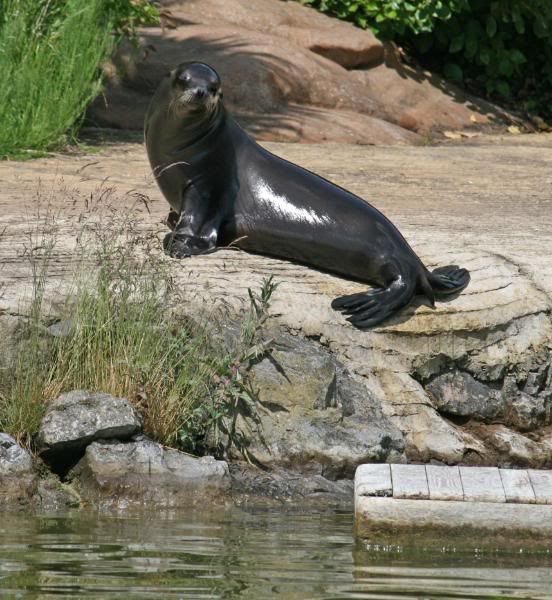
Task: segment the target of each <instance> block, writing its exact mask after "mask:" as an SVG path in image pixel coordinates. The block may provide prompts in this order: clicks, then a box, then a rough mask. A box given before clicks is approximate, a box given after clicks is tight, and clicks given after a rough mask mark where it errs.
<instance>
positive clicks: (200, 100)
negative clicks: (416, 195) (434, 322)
mask: <svg viewBox="0 0 552 600" xmlns="http://www.w3.org/2000/svg"><path fill="white" fill-rule="evenodd" d="M145 137H146V146H147V151H148V157H149V160H150V163H151V166H152V169H153V173H154V175H155V177H156V179H157V182H158V184H159V186H160V188H161V191H162V192H163V194H164V195H165V197H166V198H167V200H168V202H169V204H170V205H171V208H172V211H171V213H170V214H169V219H168V223H169V226H170V227H171V229H172V230H173V231H172V232H171V233H169V234H168V235H167V236H166V237H165V240H164V247H165V250H166V251H167V253H168V254H170V255H171V256H174V257H177V258H182V257H185V256H190V255H195V254H205V253H207V252H211V251H213V250H215V249H216V248H217V247H220V246H227V245H228V244H230V243H234V244H235V245H236V246H238V247H239V248H242V249H244V250H248V251H251V252H255V253H260V254H267V255H271V256H276V257H280V258H286V259H289V260H293V261H297V262H300V263H303V264H306V265H311V266H313V267H317V268H320V269H323V270H325V271H329V272H332V273H336V274H338V275H343V276H345V277H349V278H354V279H357V280H360V281H365V282H367V283H370V284H373V285H375V286H377V288H375V289H373V290H370V291H367V292H365V293H359V294H352V295H350V296H342V297H339V298H336V299H335V300H334V301H333V302H332V307H333V308H335V309H336V310H341V311H343V312H344V313H345V314H346V315H348V320H349V321H350V322H351V323H352V324H353V325H354V326H356V327H358V328H360V329H366V328H369V327H373V326H374V325H377V324H378V323H380V322H381V321H383V320H384V319H386V318H387V317H389V316H390V315H392V314H393V313H395V312H397V311H398V310H399V309H400V308H402V307H404V306H406V305H407V304H409V303H410V302H411V301H412V299H413V298H414V296H415V295H416V294H421V295H424V296H425V297H426V298H427V299H428V300H429V302H430V303H431V304H432V305H433V302H434V299H435V297H440V296H447V295H451V294H454V293H457V292H459V291H461V290H462V289H464V288H465V287H466V286H467V285H468V283H469V280H470V277H469V273H468V271H466V269H461V268H458V267H457V266H447V267H441V268H439V269H435V270H434V271H432V272H430V271H428V270H427V269H426V268H425V266H424V265H423V264H422V262H421V261H420V259H419V258H418V257H417V256H416V254H415V253H414V251H413V250H412V248H410V246H409V245H408V243H407V242H406V240H405V239H404V238H403V236H402V235H401V233H400V232H399V231H398V229H397V228H396V227H395V226H394V225H393V224H392V223H391V221H389V220H388V219H387V218H386V217H385V216H384V215H383V214H382V213H381V212H379V211H378V210H377V209H375V208H374V207H373V206H371V205H370V204H368V203H367V202H366V201H365V200H362V199H361V198H359V197H357V196H355V195H354V194H351V193H350V192H348V191H347V190H344V189H343V188H341V187H339V186H337V185H334V184H333V183H330V182H329V181H327V180H326V179H323V178H322V177H319V176H318V175H315V174H314V173H311V172H310V171H307V170H306V169H303V168H301V167H299V166H297V165H295V164H293V163H290V162H288V161H286V160H283V159H281V158H279V157H277V156H275V155H273V154H271V153H270V152H268V151H267V150H265V149H264V148H262V147H261V146H259V145H258V144H257V143H256V142H255V141H254V140H253V139H251V138H250V137H249V136H248V135H247V134H246V133H245V132H244V131H243V130H242V129H241V128H240V127H239V125H238V124H237V123H236V122H235V121H234V120H233V119H232V118H231V117H230V116H229V115H228V114H227V112H226V110H225V108H224V105H223V103H222V92H221V82H220V79H219V77H218V75H217V73H216V72H215V71H214V70H213V69H212V68H211V67H209V66H208V65H205V64H202V63H186V64H182V65H179V66H178V67H177V68H176V69H175V70H174V71H172V72H171V73H170V74H169V75H168V76H167V77H166V78H165V79H164V81H163V82H162V84H161V85H160V87H159V89H158V90H157V92H156V94H155V96H154V98H153V100H152V102H151V106H150V109H149V111H148V114H147V116H146V126H145Z"/></svg>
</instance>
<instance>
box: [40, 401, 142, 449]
mask: <svg viewBox="0 0 552 600" xmlns="http://www.w3.org/2000/svg"><path fill="white" fill-rule="evenodd" d="M141 430H142V421H141V418H140V415H139V414H138V413H137V412H136V410H135V409H134V407H133V406H132V404H131V403H130V402H129V401H128V400H127V399H126V398H116V397H115V396H112V395H110V394H105V393H101V392H89V391H85V390H75V391H72V392H67V393H65V394H61V395H60V396H59V397H58V398H56V399H54V400H52V401H51V402H50V403H49V405H48V408H47V410H46V414H45V415H44V417H43V419H42V421H41V423H40V428H39V431H38V436H37V446H38V448H39V451H40V452H41V454H43V455H47V456H53V455H55V454H63V453H67V452H70V451H75V452H78V451H79V450H81V449H83V448H85V447H86V446H87V445H88V444H90V442H92V441H93V440H97V439H109V438H115V439H119V440H122V439H127V438H130V437H131V436H132V435H134V434H135V433H138V432H140V431H141Z"/></svg>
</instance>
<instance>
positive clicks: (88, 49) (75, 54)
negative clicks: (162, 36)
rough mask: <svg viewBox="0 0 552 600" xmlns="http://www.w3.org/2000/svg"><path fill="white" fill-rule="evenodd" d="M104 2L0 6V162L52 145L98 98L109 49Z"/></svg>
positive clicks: (5, 2)
mask: <svg viewBox="0 0 552 600" xmlns="http://www.w3.org/2000/svg"><path fill="white" fill-rule="evenodd" d="M104 4H105V1H104V0H64V1H63V2H60V1H59V0H2V2H1V3H0V73H2V76H1V77H0V123H1V127H0V158H5V157H8V156H12V157H13V156H15V157H21V156H25V155H29V154H30V155H32V154H33V152H34V153H36V152H37V151H43V150H48V149H51V148H54V147H55V146H56V145H59V144H60V143H62V142H63V141H65V140H66V139H67V137H68V136H69V137H70V136H72V135H73V134H74V132H75V128H76V126H77V124H78V120H79V118H80V116H81V115H82V114H83V113H84V109H85V107H86V105H87V104H88V103H89V102H90V101H91V100H92V99H93V98H94V97H95V96H96V95H97V94H98V92H99V90H100V84H101V76H100V71H99V65H100V63H101V62H102V61H103V60H104V59H105V58H106V57H107V56H108V55H109V53H110V51H111V49H112V44H113V41H112V36H111V23H110V21H109V19H108V17H107V16H106V15H109V13H106V12H105V11H104Z"/></svg>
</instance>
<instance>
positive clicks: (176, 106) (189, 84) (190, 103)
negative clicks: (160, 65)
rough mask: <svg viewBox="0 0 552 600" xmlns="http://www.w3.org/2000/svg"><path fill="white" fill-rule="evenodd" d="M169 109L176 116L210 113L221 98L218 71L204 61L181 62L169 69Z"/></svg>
mask: <svg viewBox="0 0 552 600" xmlns="http://www.w3.org/2000/svg"><path fill="white" fill-rule="evenodd" d="M170 78H171V87H172V99H171V105H170V106H171V109H172V110H174V111H175V113H176V114H177V115H178V116H185V115H187V114H192V113H211V112H213V111H214V110H215V108H216V107H217V105H218V103H219V101H220V99H221V98H222V89H221V82H220V77H219V76H218V73H217V72H216V71H215V70H214V69H213V68H212V67H210V66H209V65H206V64H205V63H198V62H192V63H182V64H180V65H178V67H176V69H174V71H171V73H170Z"/></svg>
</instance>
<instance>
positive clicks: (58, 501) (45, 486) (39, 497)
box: [32, 473, 81, 512]
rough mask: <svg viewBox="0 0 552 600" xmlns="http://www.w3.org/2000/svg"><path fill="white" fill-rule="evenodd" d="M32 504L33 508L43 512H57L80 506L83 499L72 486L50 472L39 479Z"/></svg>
mask: <svg viewBox="0 0 552 600" xmlns="http://www.w3.org/2000/svg"><path fill="white" fill-rule="evenodd" d="M32 504H33V508H35V509H38V510H40V511H42V512H55V511H60V510H66V509H68V508H78V507H80V504H81V499H80V497H79V495H78V493H77V492H76V491H75V490H74V489H73V488H72V486H70V485H68V484H66V483H62V482H61V481H60V480H59V479H58V478H57V477H56V476H55V475H53V474H51V473H50V474H49V475H48V476H46V477H41V478H40V479H38V482H37V485H36V489H35V491H34V494H33V500H32Z"/></svg>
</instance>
